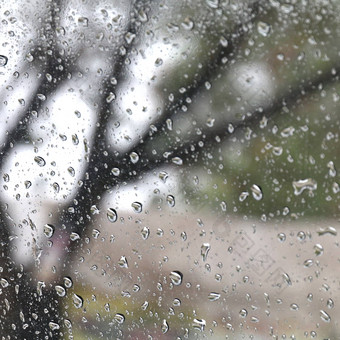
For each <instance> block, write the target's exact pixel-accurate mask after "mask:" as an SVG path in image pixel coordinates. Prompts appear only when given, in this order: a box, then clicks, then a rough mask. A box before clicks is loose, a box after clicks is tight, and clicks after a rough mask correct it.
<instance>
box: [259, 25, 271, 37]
mask: <svg viewBox="0 0 340 340" xmlns="http://www.w3.org/2000/svg"><path fill="white" fill-rule="evenodd" d="M270 30H271V26H270V25H269V24H267V23H266V22H263V21H259V22H258V23H257V31H258V32H259V33H260V34H261V35H262V36H263V37H267V36H268V35H269V33H270Z"/></svg>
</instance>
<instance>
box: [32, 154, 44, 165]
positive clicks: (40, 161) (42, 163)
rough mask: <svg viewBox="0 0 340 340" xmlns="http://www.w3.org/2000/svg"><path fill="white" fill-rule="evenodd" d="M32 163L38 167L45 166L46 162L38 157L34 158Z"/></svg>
mask: <svg viewBox="0 0 340 340" xmlns="http://www.w3.org/2000/svg"><path fill="white" fill-rule="evenodd" d="M34 161H35V162H36V163H37V164H38V165H39V166H45V164H46V162H45V160H44V159H43V158H42V157H40V156H35V157H34Z"/></svg>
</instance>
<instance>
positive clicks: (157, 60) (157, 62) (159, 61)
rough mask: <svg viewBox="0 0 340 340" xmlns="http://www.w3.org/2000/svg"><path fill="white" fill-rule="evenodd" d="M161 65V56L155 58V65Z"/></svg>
mask: <svg viewBox="0 0 340 340" xmlns="http://www.w3.org/2000/svg"><path fill="white" fill-rule="evenodd" d="M161 65H163V59H162V58H157V59H156V61H155V66H156V67H159V66H161Z"/></svg>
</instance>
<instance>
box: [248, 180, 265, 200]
mask: <svg viewBox="0 0 340 340" xmlns="http://www.w3.org/2000/svg"><path fill="white" fill-rule="evenodd" d="M250 190H251V193H252V195H253V197H254V198H255V199H256V200H257V201H260V200H261V199H262V197H263V194H262V190H261V188H260V187H259V186H258V185H256V184H253V185H252V186H251V188H250Z"/></svg>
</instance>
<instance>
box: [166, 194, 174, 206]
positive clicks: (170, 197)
mask: <svg viewBox="0 0 340 340" xmlns="http://www.w3.org/2000/svg"><path fill="white" fill-rule="evenodd" d="M166 201H167V202H168V204H169V206H170V207H174V206H175V197H174V196H173V195H168V196H167V197H166Z"/></svg>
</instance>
